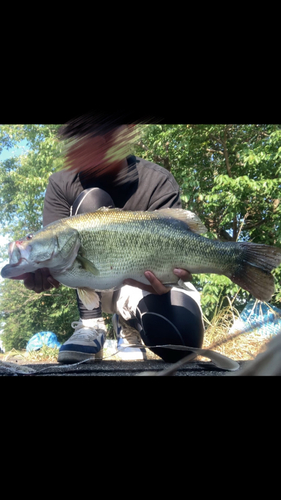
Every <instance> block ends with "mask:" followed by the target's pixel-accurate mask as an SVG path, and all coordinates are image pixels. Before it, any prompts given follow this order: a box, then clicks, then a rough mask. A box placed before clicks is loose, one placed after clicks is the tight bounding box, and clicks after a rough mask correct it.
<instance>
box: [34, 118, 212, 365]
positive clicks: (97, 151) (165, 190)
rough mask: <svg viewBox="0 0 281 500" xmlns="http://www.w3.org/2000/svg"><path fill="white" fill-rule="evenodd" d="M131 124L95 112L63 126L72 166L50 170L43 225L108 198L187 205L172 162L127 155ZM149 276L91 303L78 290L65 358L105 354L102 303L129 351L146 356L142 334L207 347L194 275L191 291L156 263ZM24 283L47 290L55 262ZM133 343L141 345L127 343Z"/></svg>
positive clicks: (127, 354)
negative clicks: (171, 283)
mask: <svg viewBox="0 0 281 500" xmlns="http://www.w3.org/2000/svg"><path fill="white" fill-rule="evenodd" d="M130 130H131V129H130V127H127V126H124V125H123V126H120V125H118V124H116V123H109V122H101V123H100V122H97V121H96V120H92V119H88V121H87V120H85V119H84V120H82V121H81V120H80V121H79V120H78V121H77V120H76V121H72V122H70V123H69V124H66V126H64V127H63V129H62V131H61V136H62V138H63V139H66V140H71V141H72V142H70V146H69V149H68V152H67V155H66V163H67V166H68V167H69V169H68V170H63V171H61V172H56V173H54V174H53V175H51V176H50V178H49V184H48V186H47V191H46V196H45V202H44V212H43V225H44V226H46V225H47V224H50V223H51V222H54V221H56V220H58V219H61V218H65V217H70V216H73V215H76V214H81V213H86V212H93V211H95V210H97V209H98V208H100V207H103V206H105V207H117V208H121V209H123V210H159V209H161V208H171V207H173V208H181V201H180V195H179V186H178V184H177V183H176V181H175V179H174V177H173V176H172V175H171V174H170V173H169V172H168V171H167V170H166V169H164V168H163V167H161V166H159V165H157V164H154V163H151V162H149V161H146V160H142V159H141V158H137V157H135V156H133V155H130V154H126V155H125V156H124V152H127V150H126V147H124V145H126V139H127V138H129V137H130ZM128 143H129V141H128ZM174 273H175V275H176V276H177V277H178V278H181V279H182V280H183V281H185V282H189V281H190V279H191V275H190V273H189V272H188V271H187V270H183V269H175V270H174ZM145 276H146V278H147V280H148V282H149V283H150V284H147V285H144V284H142V283H139V282H136V281H134V280H126V281H125V282H124V286H123V287H122V288H121V289H120V290H118V291H116V292H113V293H110V292H108V293H103V294H99V295H100V304H99V307H98V308H96V309H93V310H91V311H89V310H87V309H86V308H85V306H84V305H83V303H82V302H81V301H80V299H79V297H78V295H77V303H78V309H79V312H80V319H79V321H78V322H77V321H76V322H73V323H72V327H73V328H74V330H75V331H74V334H73V335H72V336H71V337H70V338H69V339H68V340H67V341H66V342H65V343H64V344H63V346H62V347H61V348H60V351H59V357H58V361H59V362H61V363H71V362H77V361H81V360H83V359H88V358H90V359H91V360H93V361H94V360H96V359H100V358H101V357H102V353H103V344H104V342H105V337H106V327H105V324H104V320H103V317H102V311H104V312H110V313H115V314H114V316H113V327H114V330H115V333H116V336H117V340H118V349H119V352H120V356H121V358H122V359H142V358H143V350H142V349H141V346H142V345H143V344H142V342H143V343H144V344H145V345H147V346H157V345H166V344H177V345H186V346H191V347H201V346H202V343H203V335H204V326H203V320H202V312H201V308H200V298H199V293H198V292H197V291H196V290H195V288H194V287H193V286H192V285H191V284H190V283H188V287H189V291H187V290H182V289H179V288H175V287H173V288H172V289H171V288H169V287H166V286H164V285H163V284H162V283H161V281H159V280H158V279H157V277H156V276H154V274H153V273H152V272H151V271H149V270H147V272H146V273H145ZM24 285H25V286H26V288H28V289H31V290H34V291H35V292H36V293H40V292H42V291H44V290H49V289H50V288H51V287H53V286H54V287H58V286H59V283H58V282H57V281H56V280H55V279H54V278H53V277H52V276H51V275H50V273H49V271H48V269H40V270H38V271H36V272H35V273H34V274H32V273H29V274H28V275H26V276H25V279H24ZM116 313H117V314H116ZM130 344H134V345H135V344H137V345H138V346H140V347H137V348H136V347H126V346H128V345H130ZM151 350H152V351H153V352H155V353H156V354H157V355H159V356H160V357H162V358H163V359H164V360H165V361H168V362H174V361H177V360H178V359H180V358H182V357H183V356H184V355H186V352H184V351H177V350H171V349H167V348H164V347H163V348H161V347H152V349H151Z"/></svg>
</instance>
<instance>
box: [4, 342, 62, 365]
mask: <svg viewBox="0 0 281 500" xmlns="http://www.w3.org/2000/svg"><path fill="white" fill-rule="evenodd" d="M58 352H59V350H58V348H52V347H48V346H47V345H43V347H42V348H41V349H39V350H37V351H31V352H27V351H26V350H23V351H18V350H16V349H12V350H11V351H8V352H5V353H4V354H1V355H0V361H15V362H16V363H18V364H20V365H21V364H34V363H57V358H58Z"/></svg>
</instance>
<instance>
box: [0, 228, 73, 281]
mask: <svg viewBox="0 0 281 500" xmlns="http://www.w3.org/2000/svg"><path fill="white" fill-rule="evenodd" d="M79 247H80V239H79V234H78V232H77V231H76V230H75V229H72V228H65V230H58V228H57V227H54V228H51V225H50V227H48V226H46V228H44V229H42V230H40V231H38V232H37V233H35V234H34V235H32V234H28V235H27V236H25V237H24V238H22V239H20V240H17V241H14V242H12V243H10V244H9V247H8V252H9V264H7V265H6V266H4V267H3V269H2V270H1V276H2V278H14V277H17V276H20V275H22V274H24V273H29V272H35V271H36V270H37V269H40V268H43V267H47V268H49V269H50V270H54V271H56V272H57V271H59V272H63V271H64V270H65V269H66V268H69V267H71V265H72V264H73V262H74V260H75V259H76V256H77V253H78V249H79Z"/></svg>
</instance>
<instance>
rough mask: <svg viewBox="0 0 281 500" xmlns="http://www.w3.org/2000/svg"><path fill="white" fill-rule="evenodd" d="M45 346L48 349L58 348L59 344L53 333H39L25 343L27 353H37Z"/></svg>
mask: <svg viewBox="0 0 281 500" xmlns="http://www.w3.org/2000/svg"><path fill="white" fill-rule="evenodd" d="M43 344H46V345H47V346H48V347H60V346H61V343H60V342H59V341H58V339H57V336H56V334H55V333H53V332H39V333H36V334H35V335H33V337H31V339H30V340H29V341H28V342H27V346H26V350H27V351H37V350H38V349H41V347H43Z"/></svg>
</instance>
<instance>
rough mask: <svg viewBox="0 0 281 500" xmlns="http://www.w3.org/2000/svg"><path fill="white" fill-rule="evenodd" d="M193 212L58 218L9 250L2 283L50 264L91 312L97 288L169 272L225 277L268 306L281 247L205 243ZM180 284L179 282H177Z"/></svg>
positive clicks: (107, 212) (171, 278) (169, 278)
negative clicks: (8, 258)
mask: <svg viewBox="0 0 281 500" xmlns="http://www.w3.org/2000/svg"><path fill="white" fill-rule="evenodd" d="M204 232H206V228H205V226H203V224H202V223H201V221H200V219H199V218H198V217H197V216H196V215H195V214H193V213H192V212H189V211H186V210H182V209H172V208H171V209H162V210H157V211H151V212H149V211H148V212H140V211H139V212H129V211H123V210H121V209H108V208H101V209H99V210H97V211H96V212H94V213H87V214H81V215H76V216H73V217H69V218H66V219H61V220H59V221H56V222H53V223H52V224H49V225H48V226H46V227H45V228H43V229H41V230H40V231H38V232H36V233H35V234H34V235H28V236H26V237H25V238H23V239H21V240H18V241H16V242H13V243H10V245H9V256H10V262H9V264H7V265H6V266H5V267H4V268H3V269H2V271H1V275H2V277H3V278H14V277H17V276H20V275H21V274H23V273H27V272H34V271H35V270H36V269H39V268H42V267H47V268H49V270H50V273H51V274H52V276H53V277H54V278H55V279H56V280H58V281H59V282H60V283H62V284H64V285H66V286H68V287H71V288H76V289H77V290H78V294H79V297H80V298H81V300H82V302H83V303H84V305H85V306H86V307H87V308H88V309H93V308H94V307H97V305H98V300H99V299H98V296H97V294H96V293H95V290H96V291H106V290H113V289H118V288H120V287H121V286H122V283H123V281H124V280H125V279H126V278H133V279H135V280H138V281H140V282H142V283H148V281H147V280H146V278H145V276H144V272H145V271H146V270H149V271H152V272H153V273H154V274H155V275H156V276H157V278H158V279H160V280H161V281H162V282H163V283H164V284H171V285H172V284H176V283H177V278H176V276H175V275H174V273H173V269H174V268H182V269H187V270H188V271H190V272H191V273H216V274H223V275H225V276H227V277H228V278H230V279H231V281H233V283H236V284H238V285H240V286H241V287H242V288H244V289H245V290H248V291H249V292H251V293H252V295H253V296H254V297H256V298H257V299H260V300H266V301H268V300H269V299H270V298H271V296H272V294H273V293H274V278H273V276H272V274H271V273H270V271H272V269H274V268H275V267H277V266H278V265H279V264H280V262H281V249H280V248H277V247H273V246H269V245H261V244H254V243H235V242H221V241H217V240H210V239H208V238H206V237H204V236H200V234H202V233H204ZM179 285H183V283H182V282H181V283H179Z"/></svg>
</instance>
